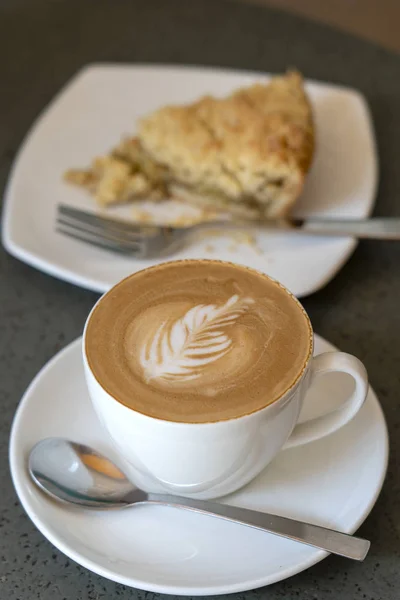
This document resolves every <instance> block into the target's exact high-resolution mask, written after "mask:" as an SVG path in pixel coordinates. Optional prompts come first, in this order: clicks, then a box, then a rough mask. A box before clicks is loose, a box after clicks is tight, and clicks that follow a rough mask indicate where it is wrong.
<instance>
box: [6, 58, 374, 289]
mask: <svg viewBox="0 0 400 600" xmlns="http://www.w3.org/2000/svg"><path fill="white" fill-rule="evenodd" d="M116 69H121V70H126V71H133V70H142V71H145V70H149V71H155V72H156V71H157V70H163V71H167V70H173V71H181V72H182V73H184V72H190V71H191V72H193V71H194V72H196V71H197V72H199V73H201V72H202V73H207V72H209V73H215V72H219V73H221V74H228V75H239V76H250V77H261V76H264V77H271V76H273V75H274V73H273V72H270V71H254V70H246V69H235V68H230V67H213V66H209V65H204V66H203V65H198V64H197V65H188V64H174V63H165V64H163V63H144V62H138V63H130V62H121V63H118V62H112V61H110V62H107V61H105V62H101V61H100V62H91V63H88V64H86V65H84V66H83V67H81V68H80V69H78V70H77V71H76V72H75V73H74V74H73V75H72V76H71V77H70V79H68V81H66V82H65V83H64V85H63V86H62V87H61V88H60V89H59V90H58V91H57V92H56V93H55V95H54V96H53V97H52V98H51V99H50V101H49V102H48V103H47V104H46V105H45V106H44V107H43V109H42V110H41V111H40V112H39V114H38V115H37V116H36V118H35V119H34V121H33V123H32V124H31V126H30V127H29V128H28V130H27V132H26V134H25V136H24V138H23V140H22V142H21V144H20V146H19V149H18V151H17V153H16V155H15V157H14V160H13V163H12V166H11V169H10V172H9V175H8V179H7V183H6V186H5V190H4V196H3V211H2V219H1V221H2V223H1V237H2V243H3V246H4V248H5V249H6V250H7V252H8V253H9V254H10V255H12V256H13V257H15V258H17V259H19V260H21V261H22V262H25V263H26V264H28V265H30V266H32V267H34V268H36V269H38V270H40V271H42V272H43V273H46V274H48V275H50V276H52V277H55V278H56V279H60V280H62V281H66V282H67V283H71V284H73V285H77V286H79V287H82V288H84V289H88V290H91V291H94V292H97V293H104V292H106V291H108V290H109V289H110V287H111V284H110V283H107V282H106V281H104V278H101V277H98V278H94V277H90V276H85V275H81V274H79V273H77V272H75V271H74V270H73V269H72V268H67V267H64V266H59V265H58V264H57V263H56V262H53V261H52V258H51V257H43V256H42V255H40V253H37V252H35V250H33V251H32V250H30V249H29V248H27V247H26V246H24V243H23V241H22V242H21V240H18V239H16V237H17V236H15V235H13V232H12V223H13V205H14V202H15V200H14V198H13V194H12V193H13V188H14V185H15V181H16V179H17V174H18V170H19V163H20V159H21V157H22V156H23V154H24V151H25V149H26V147H27V145H28V143H29V142H30V140H31V139H32V137H33V136H34V134H35V132H36V130H37V129H39V127H40V125H41V122H42V119H43V118H44V117H45V116H46V115H47V114H48V112H49V111H50V110H51V109H52V108H53V107H54V106H55V105H56V104H57V102H58V100H59V98H61V97H62V96H63V95H64V94H65V93H66V92H67V91H68V90H70V89H71V88H73V87H74V86H75V85H77V84H79V81H80V80H81V79H83V78H85V77H87V76H88V75H90V73H92V72H94V71H101V70H108V71H109V72H112V71H114V70H116ZM305 83H306V85H316V86H318V87H322V88H329V89H332V88H333V89H336V90H340V91H343V92H346V93H348V94H350V95H352V96H353V97H354V98H356V99H357V102H358V103H359V105H360V107H361V109H362V111H363V116H364V120H365V125H366V128H367V130H368V137H369V139H370V142H371V157H372V163H373V172H372V173H371V178H372V184H371V189H370V193H369V195H368V198H366V199H365V210H364V211H363V212H364V214H363V215H362V216H365V217H368V216H370V215H371V213H372V211H373V210H374V207H375V203H376V196H377V190H378V182H379V175H380V166H379V156H378V150H377V140H376V135H375V130H374V124H373V119H372V114H371V111H370V107H369V104H368V102H367V99H366V97H365V95H364V94H363V93H362V92H361V91H360V90H358V89H356V88H353V87H350V86H344V85H341V84H337V83H329V82H327V81H318V80H315V79H309V78H306V77H305ZM343 240H347V242H348V247H347V249H346V250H344V249H343V251H342V254H341V257H340V258H338V260H337V261H336V262H335V265H334V266H333V267H332V268H331V269H330V270H329V271H328V272H326V273H325V275H324V277H322V278H321V279H320V280H318V282H315V283H313V285H309V286H308V287H307V286H304V289H303V291H302V292H301V293H298V294H296V295H297V296H298V297H299V298H302V297H306V296H309V295H311V294H313V293H315V292H317V291H319V290H320V289H322V288H323V287H325V286H326V285H327V284H328V283H329V282H330V281H331V280H332V279H333V278H334V277H335V276H336V275H337V273H338V272H339V271H340V270H341V269H342V268H343V266H344V265H345V264H346V262H347V261H348V260H349V259H350V258H351V256H352V254H353V253H354V251H355V249H356V247H357V246H358V240H356V239H355V238H351V237H348V238H343ZM171 260H173V258H172V259H171ZM143 268H145V266H144V267H143Z"/></svg>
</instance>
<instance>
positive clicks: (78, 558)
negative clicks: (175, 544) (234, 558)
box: [9, 334, 389, 596]
mask: <svg viewBox="0 0 400 600" xmlns="http://www.w3.org/2000/svg"><path fill="white" fill-rule="evenodd" d="M314 335H315V337H316V339H319V340H321V341H323V342H326V343H328V344H329V346H330V347H331V349H332V350H337V348H336V347H335V346H334V345H333V344H331V343H330V342H329V341H328V340H326V339H325V338H323V337H322V336H319V335H318V334H314ZM81 344H82V337H78V338H76V339H75V340H73V341H72V342H70V343H69V344H68V345H67V346H65V347H64V348H62V349H61V350H59V351H58V352H57V353H56V354H55V355H54V356H52V357H51V359H50V360H49V361H47V362H46V363H45V364H44V365H43V366H42V368H41V369H40V370H39V372H38V373H37V374H36V375H35V377H34V378H33V379H32V381H31V383H30V384H29V385H28V387H27V389H26V391H25V392H24V394H23V396H22V398H21V400H20V402H19V404H18V407H17V410H16V412H15V415H14V418H13V421H12V426H11V432H10V438H9V465H10V472H11V479H12V482H13V485H14V488H15V491H16V493H17V496H18V499H19V501H20V503H21V505H22V507H23V509H24V511H25V513H26V514H27V516H28V517H29V518H30V520H31V521H32V522H33V524H34V525H35V527H36V528H37V529H38V530H39V531H40V533H41V534H42V535H43V536H44V537H45V538H46V539H47V540H48V541H49V542H50V543H51V544H52V545H53V546H55V547H56V548H57V549H58V550H59V551H60V552H62V553H63V554H65V555H66V556H67V557H68V558H70V559H71V560H74V561H75V562H76V563H77V564H79V565H81V566H83V567H84V568H86V569H88V570H89V571H92V572H94V573H95V574H97V575H100V576H102V577H105V578H107V579H109V580H111V581H114V582H116V583H120V584H122V585H126V586H128V587H133V588H138V589H142V590H146V591H149V592H153V593H163V594H173V595H183V596H210V595H222V594H231V593H240V592H245V591H249V590H254V589H257V588H260V587H264V586H267V585H271V584H273V583H277V582H279V581H282V580H285V579H287V578H289V577H292V576H293V575H296V574H298V573H301V572H302V571H304V570H306V569H308V568H310V567H312V566H313V565H315V564H317V563H318V562H320V561H322V560H323V559H324V558H326V557H327V556H328V555H329V553H328V552H325V551H323V550H316V551H315V553H314V554H313V555H312V556H311V557H310V559H308V560H304V561H303V562H302V563H301V564H300V565H299V563H297V564H296V565H295V566H292V567H291V568H286V569H285V570H284V571H283V572H280V573H279V574H278V576H277V577H276V576H275V577H273V576H271V575H268V576H266V577H261V578H258V579H254V580H252V581H249V580H248V581H247V582H246V583H245V584H241V583H240V582H237V583H235V584H219V585H217V586H216V585H214V586H209V587H207V586H198V585H197V586H193V587H189V586H177V585H171V584H158V583H156V584H152V583H151V582H148V581H143V580H141V579H135V578H134V577H130V578H129V577H124V576H122V577H121V576H119V575H115V573H114V572H113V571H112V570H111V569H109V568H104V567H103V566H101V565H100V566H99V565H98V563H96V562H95V561H93V560H91V559H87V558H86V557H85V556H83V557H82V554H81V553H79V552H78V551H75V550H74V548H72V547H70V546H69V545H68V544H67V543H64V541H63V540H61V541H60V540H59V538H58V536H57V533H56V532H53V531H51V528H50V530H49V529H48V527H47V525H46V523H45V522H43V521H42V520H41V519H40V518H39V517H38V516H37V515H36V513H35V510H34V508H32V507H31V505H30V500H29V493H28V492H27V490H26V482H27V477H28V476H27V472H26V471H21V470H20V469H19V468H18V458H19V457H18V453H19V450H18V446H17V442H16V438H17V435H18V431H19V428H20V423H21V421H22V419H23V412H24V409H25V406H26V405H27V404H28V403H29V401H30V397H31V395H32V394H34V393H35V389H36V387H37V385H38V384H39V382H40V381H41V379H42V377H46V376H47V375H48V374H49V372H51V370H52V369H53V367H54V366H55V364H56V363H58V362H59V361H62V360H64V359H65V357H66V356H67V355H69V354H74V353H75V352H79V353H80V349H81ZM369 393H370V394H371V400H372V401H373V403H374V406H375V408H376V409H377V410H378V412H379V414H380V418H381V423H382V425H383V428H384V438H383V442H384V456H383V459H382V467H381V473H380V478H379V481H378V483H377V485H376V487H375V490H374V494H373V497H372V499H371V500H370V502H369V504H368V507H367V508H366V510H365V511H364V513H362V514H361V515H359V517H358V519H357V520H356V521H355V523H354V525H353V526H352V527H350V528H349V529H348V530H346V531H345V533H350V534H353V533H354V532H355V531H356V530H357V529H358V528H359V527H360V526H361V525H362V523H363V522H364V521H365V520H366V518H367V517H368V515H369V514H370V512H371V510H372V509H373V507H374V506H375V504H376V501H377V499H378V497H379V495H380V493H381V490H382V487H383V483H384V481H385V477H386V473H387V468H388V460H389V435H388V427H387V423H386V419H385V415H384V412H383V410H382V406H381V404H380V402H379V399H378V397H377V395H376V393H375V391H374V390H373V389H372V387H370V390H369ZM275 575H277V573H275Z"/></svg>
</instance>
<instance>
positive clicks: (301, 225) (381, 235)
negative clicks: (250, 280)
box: [293, 217, 400, 240]
mask: <svg viewBox="0 0 400 600" xmlns="http://www.w3.org/2000/svg"><path fill="white" fill-rule="evenodd" d="M293 223H294V226H295V229H299V230H301V231H302V232H304V233H312V234H318V235H333V236H336V235H338V236H342V235H345V236H346V235H348V236H354V237H357V238H366V239H376V240H400V219H399V218H396V217H376V218H373V219H352V218H349V219H328V218H326V219H317V218H311V219H304V220H299V219H297V220H296V219H295V220H294V221H293Z"/></svg>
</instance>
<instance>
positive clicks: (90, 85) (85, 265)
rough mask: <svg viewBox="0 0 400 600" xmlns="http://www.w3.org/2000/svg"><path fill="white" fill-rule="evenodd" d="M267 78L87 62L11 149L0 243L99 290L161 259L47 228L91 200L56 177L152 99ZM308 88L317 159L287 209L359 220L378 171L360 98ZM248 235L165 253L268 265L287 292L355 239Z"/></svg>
mask: <svg viewBox="0 0 400 600" xmlns="http://www.w3.org/2000/svg"><path fill="white" fill-rule="evenodd" d="M268 78H269V75H268V74H267V73H249V72H241V71H231V70H227V69H215V68H212V69H210V68H202V67H201V68H200V67H176V66H175V67H174V66H161V65H112V64H111V65H90V66H88V67H86V68H85V69H83V70H82V71H80V72H79V73H78V74H77V75H76V76H75V77H74V78H73V79H72V80H71V81H70V82H69V83H68V85H67V86H66V87H65V88H63V89H62V90H61V92H60V93H59V94H58V95H57V96H56V97H55V98H54V100H53V101H52V102H51V104H50V105H49V106H48V107H47V108H46V109H45V111H44V112H43V114H42V115H41V116H40V117H39V118H38V120H37V122H36V123H35V125H34V127H33V128H32V130H31V131H30V132H29V134H28V136H27V137H26V139H25V141H24V143H23V145H22V147H21V150H20V152H19V153H18V156H17V158H16V160H15V163H14V166H13V169H12V174H11V177H10V181H9V184H8V186H7V191H6V200H5V211H4V217H3V223H2V229H3V231H2V236H3V243H4V245H5V247H6V248H7V250H8V251H9V252H10V253H11V254H13V255H14V256H16V257H17V258H19V259H21V260H23V261H25V262H27V263H29V264H31V265H33V266H35V267H37V268H38V269H41V270H43V271H45V272H47V273H49V274H51V275H54V276H55V277H60V278H61V279H65V280H66V281H70V282H72V283H75V284H77V285H81V286H83V287H87V288H90V289H93V290H96V291H99V292H105V291H107V290H108V289H109V288H110V287H112V286H113V285H114V284H115V283H117V282H118V281H119V280H121V279H122V278H123V277H126V276H127V275H129V274H130V273H132V272H135V271H139V270H141V269H143V268H145V267H146V266H149V265H151V264H156V263H158V262H161V259H153V260H147V261H144V260H134V259H131V258H126V257H121V256H119V255H115V254H112V253H108V252H106V251H104V250H100V249H98V248H94V247H89V246H87V245H85V244H84V243H82V242H79V241H76V240H72V239H69V238H66V237H64V236H62V235H61V234H59V233H57V232H56V229H55V212H56V204H57V203H58V202H61V203H64V204H71V205H75V206H80V207H82V208H84V209H86V210H96V209H95V203H94V200H93V198H91V197H90V196H89V195H88V194H87V193H86V192H84V191H82V190H80V189H78V188H75V187H73V186H71V185H68V184H66V183H65V182H64V181H63V178H62V175H63V173H64V172H65V171H66V170H67V169H69V168H71V167H73V166H81V165H82V166H84V165H88V164H89V163H90V162H91V160H92V158H93V157H94V156H98V155H99V154H101V153H104V152H107V151H108V149H109V148H110V147H111V146H113V145H115V143H116V142H118V140H119V139H120V138H121V137H122V136H123V135H128V134H131V133H133V131H134V124H135V121H136V120H137V119H138V118H140V117H142V116H143V115H145V114H147V113H148V112H149V111H151V110H153V109H155V108H156V107H158V106H160V105H161V104H170V103H182V102H187V101H191V100H193V99H195V98H197V97H199V96H202V95H204V94H209V93H213V94H215V95H217V96H221V95H225V94H228V93H230V92H231V91H232V90H233V89H235V88H238V87H241V86H246V85H249V84H251V83H254V81H260V80H267V79H268ZM307 90H308V92H309V94H310V98H311V100H312V103H313V108H314V113H315V122H316V156H315V160H314V163H313V167H312V170H311V172H310V174H309V176H308V178H307V183H306V186H305V189H304V192H303V195H302V197H301V199H300V200H299V202H298V203H297V205H296V213H297V214H298V215H299V216H304V215H307V214H308V215H310V214H312V215H318V216H326V217H333V216H341V217H349V218H351V217H366V216H368V215H369V214H370V212H371V210H372V207H373V203H374V201H375V190H376V182H377V174H378V164H377V157H376V150H375V139H374V133H373V128H372V123H371V117H370V113H369V109H368V105H367V103H366V100H365V98H364V97H363V96H362V95H361V94H360V93H359V92H358V91H356V90H354V89H351V88H345V87H340V86H336V85H332V84H328V83H321V82H314V81H308V82H307ZM27 199H29V200H28V201H27ZM137 205H138V203H136V204H135V206H137ZM142 209H145V210H147V211H150V212H151V213H152V214H153V216H154V217H155V218H156V219H157V221H164V222H165V220H166V219H167V220H169V219H170V218H173V219H175V220H176V218H178V217H182V216H183V214H185V215H186V216H188V213H189V214H191V212H192V210H193V209H190V208H188V207H186V208H184V207H183V206H182V205H180V206H177V205H176V203H173V202H171V201H169V202H166V203H159V204H157V205H156V207H155V208H154V207H153V209H151V208H150V207H148V206H147V204H146V203H144V205H143V206H142ZM132 210H133V209H132V207H130V206H129V207H120V208H118V209H114V210H113V212H112V213H111V214H119V215H120V216H123V215H125V216H128V217H129V216H131V215H132ZM115 211H117V212H115ZM182 211H184V213H182ZM255 241H256V243H255V244H249V243H248V240H246V239H244V240H242V241H237V239H236V238H234V239H232V234H227V233H226V232H225V234H223V233H221V234H217V235H216V236H215V237H212V238H210V237H208V236H207V237H205V238H204V237H203V238H201V239H197V240H196V241H193V242H192V243H190V244H188V246H186V247H185V248H183V249H182V250H181V251H179V252H178V253H177V254H176V255H174V256H173V257H171V258H175V259H182V258H211V259H212V258H219V259H220V260H228V261H231V262H236V263H241V264H244V265H247V266H249V267H253V268H255V269H258V270H260V271H263V272H266V273H267V274H269V275H271V276H272V277H274V278H275V279H277V280H278V281H281V282H282V283H283V284H284V285H286V287H288V288H289V289H290V290H291V291H292V292H293V293H294V294H295V295H296V296H306V295H307V294H310V293H312V292H315V291H316V290H317V289H319V288H321V287H322V286H323V285H325V284H326V283H327V282H328V281H330V279H332V277H334V276H335V274H336V273H337V272H338V270H339V269H340V268H341V267H342V266H343V264H344V263H345V262H346V260H347V259H348V258H349V256H350V255H351V253H352V252H353V250H354V248H355V246H356V242H355V240H354V239H352V238H329V237H322V236H318V237H315V236H314V237H313V236H294V235H292V234H291V233H277V232H276V233H274V232H270V231H269V232H265V230H264V231H262V230H260V231H259V232H258V233H256V234H255ZM164 260H166V259H164Z"/></svg>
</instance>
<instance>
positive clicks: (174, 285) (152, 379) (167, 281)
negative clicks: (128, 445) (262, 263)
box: [85, 260, 312, 423]
mask: <svg viewBox="0 0 400 600" xmlns="http://www.w3.org/2000/svg"><path fill="white" fill-rule="evenodd" d="M85 351H86V357H87V360H88V363H89V366H90V369H91V371H92V373H93V375H94V377H95V378H96V379H97V380H98V382H99V383H100V385H101V386H102V387H103V388H104V389H105V390H106V391H107V392H108V393H109V394H110V395H111V396H112V397H114V398H115V399H116V400H117V401H118V402H121V403H122V404H124V405H125V406H127V407H128V408H131V409H133V410H135V411H136V412H140V413H142V414H144V415H147V416H150V417H155V418H158V419H162V420H167V421H175V422H186V423H207V422H215V421H220V420H225V419H233V418H235V417H240V416H243V415H246V414H250V413H252V412H254V411H257V410H260V409H261V408H263V407H265V406H267V405H268V404H270V403H271V402H274V401H275V400H277V399H278V398H279V397H280V396H281V395H282V394H284V393H285V392H286V391H287V390H288V389H289V388H291V386H292V385H293V384H294V383H295V382H296V381H297V379H298V378H299V377H300V376H301V375H302V373H303V370H304V368H305V365H306V364H307V361H308V359H309V358H310V355H311V352H312V338H311V326H310V323H309V321H308V318H307V315H306V314H305V312H304V310H303V308H302V307H301V305H300V304H299V303H298V302H297V300H296V299H295V298H293V296H291V294H290V293H289V292H287V291H286V290H285V289H284V288H282V286H280V285H279V284H278V283H276V282H274V281H272V280H271V279H269V278H268V277H267V276H264V275H262V274H260V273H257V272H256V271H252V270H251V269H247V268H246V267H240V266H237V265H231V264H229V263H223V262H219V261H208V260H186V261H177V262H172V263H164V264H161V265H158V266H156V267H152V268H149V269H145V270H144V271H141V272H139V273H136V274H134V275H132V276H131V277H128V278H127V279H125V280H123V281H122V282H121V283H119V284H118V285H116V286H115V287H114V288H113V289H112V290H110V291H109V292H108V293H107V294H105V296H103V298H101V300H100V301H99V303H98V304H97V306H96V307H95V309H94V311H93V313H92V315H91V317H90V319H89V321H88V325H87V329H86V335H85Z"/></svg>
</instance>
